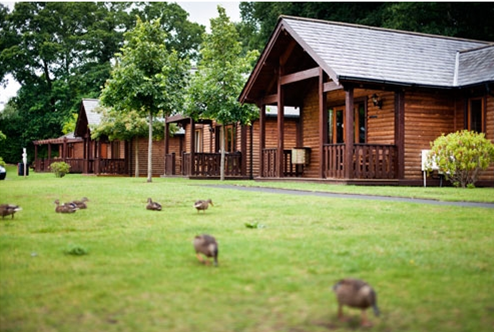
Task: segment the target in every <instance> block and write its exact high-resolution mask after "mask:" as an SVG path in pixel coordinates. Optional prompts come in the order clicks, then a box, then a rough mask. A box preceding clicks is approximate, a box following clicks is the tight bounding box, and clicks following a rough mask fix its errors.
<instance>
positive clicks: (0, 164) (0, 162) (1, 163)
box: [0, 157, 7, 167]
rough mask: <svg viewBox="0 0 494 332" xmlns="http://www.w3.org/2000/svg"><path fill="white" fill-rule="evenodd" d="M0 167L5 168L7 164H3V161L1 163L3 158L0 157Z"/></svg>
mask: <svg viewBox="0 0 494 332" xmlns="http://www.w3.org/2000/svg"><path fill="white" fill-rule="evenodd" d="M0 166H3V167H5V166H7V164H6V163H5V161H3V158H2V157H0Z"/></svg>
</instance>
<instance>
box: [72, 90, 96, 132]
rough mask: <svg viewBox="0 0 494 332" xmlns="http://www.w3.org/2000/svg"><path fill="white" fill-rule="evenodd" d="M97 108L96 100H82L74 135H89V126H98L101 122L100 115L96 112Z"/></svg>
mask: <svg viewBox="0 0 494 332" xmlns="http://www.w3.org/2000/svg"><path fill="white" fill-rule="evenodd" d="M98 107H99V100H98V99H83V100H82V102H81V106H80V108H79V116H78V117H77V123H76V126H75V131H74V134H75V135H76V136H79V137H83V136H84V135H85V134H86V133H90V128H89V125H98V124H100V122H101V114H100V113H98V112H96V109H97V108H98Z"/></svg>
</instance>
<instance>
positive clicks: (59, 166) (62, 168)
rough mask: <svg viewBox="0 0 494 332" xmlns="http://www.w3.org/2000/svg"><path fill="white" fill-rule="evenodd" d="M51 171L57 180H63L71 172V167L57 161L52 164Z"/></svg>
mask: <svg viewBox="0 0 494 332" xmlns="http://www.w3.org/2000/svg"><path fill="white" fill-rule="evenodd" d="M50 170H51V172H52V173H55V176H56V177H57V178H63V177H64V176H65V174H67V173H68V172H69V170H70V165H69V164H67V163H66V162H63V161H57V162H54V163H51V164H50Z"/></svg>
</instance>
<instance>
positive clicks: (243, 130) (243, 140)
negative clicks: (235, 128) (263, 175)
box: [240, 124, 247, 176]
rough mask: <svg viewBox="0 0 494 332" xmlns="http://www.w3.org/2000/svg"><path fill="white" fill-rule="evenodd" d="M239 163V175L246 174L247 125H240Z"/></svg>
mask: <svg viewBox="0 0 494 332" xmlns="http://www.w3.org/2000/svg"><path fill="white" fill-rule="evenodd" d="M240 152H241V155H240V164H241V166H240V167H241V171H240V173H241V175H242V176H245V175H247V126H246V125H244V124H242V125H240Z"/></svg>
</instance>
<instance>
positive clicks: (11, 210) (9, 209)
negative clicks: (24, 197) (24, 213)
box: [0, 204, 22, 219]
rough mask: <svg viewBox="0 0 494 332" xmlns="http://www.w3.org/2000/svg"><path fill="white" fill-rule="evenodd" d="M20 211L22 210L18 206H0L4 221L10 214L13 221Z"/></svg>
mask: <svg viewBox="0 0 494 332" xmlns="http://www.w3.org/2000/svg"><path fill="white" fill-rule="evenodd" d="M20 210H22V208H21V207H20V206H18V205H14V204H0V214H1V215H2V219H4V218H5V216H8V215H9V214H11V215H12V219H14V214H15V213H16V212H17V211H20Z"/></svg>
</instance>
